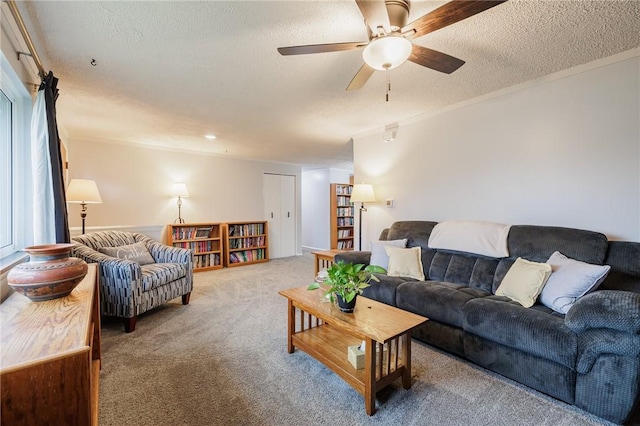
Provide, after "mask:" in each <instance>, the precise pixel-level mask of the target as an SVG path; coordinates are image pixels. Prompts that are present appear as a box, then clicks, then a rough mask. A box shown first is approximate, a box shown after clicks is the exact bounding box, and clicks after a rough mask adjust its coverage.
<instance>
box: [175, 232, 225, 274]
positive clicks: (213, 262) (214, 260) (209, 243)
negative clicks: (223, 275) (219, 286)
mask: <svg viewBox="0 0 640 426" xmlns="http://www.w3.org/2000/svg"><path fill="white" fill-rule="evenodd" d="M167 245H169V246H173V247H180V248H186V249H191V250H192V251H193V271H194V272H200V271H209V270H211V269H220V268H222V266H223V264H222V224H221V223H181V224H174V225H169V229H168V230H167Z"/></svg>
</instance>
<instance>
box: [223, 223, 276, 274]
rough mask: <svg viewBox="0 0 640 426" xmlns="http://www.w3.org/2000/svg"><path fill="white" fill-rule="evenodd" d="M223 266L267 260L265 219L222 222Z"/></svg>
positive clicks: (267, 245)
mask: <svg viewBox="0 0 640 426" xmlns="http://www.w3.org/2000/svg"><path fill="white" fill-rule="evenodd" d="M224 225H225V226H224V266H227V267H234V266H243V265H249V264H252V263H260V262H268V261H269V241H268V238H269V237H268V235H269V232H268V229H267V222H266V221H257V222H227V223H225V224H224Z"/></svg>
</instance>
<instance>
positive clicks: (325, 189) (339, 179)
mask: <svg viewBox="0 0 640 426" xmlns="http://www.w3.org/2000/svg"><path fill="white" fill-rule="evenodd" d="M352 174H353V170H345V169H336V168H323V169H313V170H305V171H303V172H302V229H303V236H302V246H303V247H305V248H308V249H312V250H328V249H329V248H330V247H331V238H330V237H331V236H330V232H331V219H330V214H331V211H330V204H329V203H330V194H331V192H330V186H329V185H330V184H332V183H349V177H350V176H351V175H352Z"/></svg>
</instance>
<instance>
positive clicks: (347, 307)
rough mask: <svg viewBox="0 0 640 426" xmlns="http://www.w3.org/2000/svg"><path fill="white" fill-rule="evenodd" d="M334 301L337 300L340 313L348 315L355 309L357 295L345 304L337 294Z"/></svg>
mask: <svg viewBox="0 0 640 426" xmlns="http://www.w3.org/2000/svg"><path fill="white" fill-rule="evenodd" d="M336 299H337V300H338V308H340V310H341V311H342V312H345V313H347V314H350V313H352V312H353V310H354V309H355V308H356V300H357V299H358V295H357V294H356V297H354V298H353V299H352V300H351V302H345V301H344V300H343V299H342V296H340V295H339V294H336Z"/></svg>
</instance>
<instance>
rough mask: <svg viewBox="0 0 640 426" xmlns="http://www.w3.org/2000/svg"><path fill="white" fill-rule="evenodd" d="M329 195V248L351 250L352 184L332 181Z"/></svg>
mask: <svg viewBox="0 0 640 426" xmlns="http://www.w3.org/2000/svg"><path fill="white" fill-rule="evenodd" d="M330 186H331V188H330V192H331V194H330V197H331V203H330V204H331V207H330V209H331V248H332V249H341V250H353V235H354V229H353V214H354V208H353V204H352V203H351V190H352V188H353V185H350V184H346V183H332V184H331V185H330Z"/></svg>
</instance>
